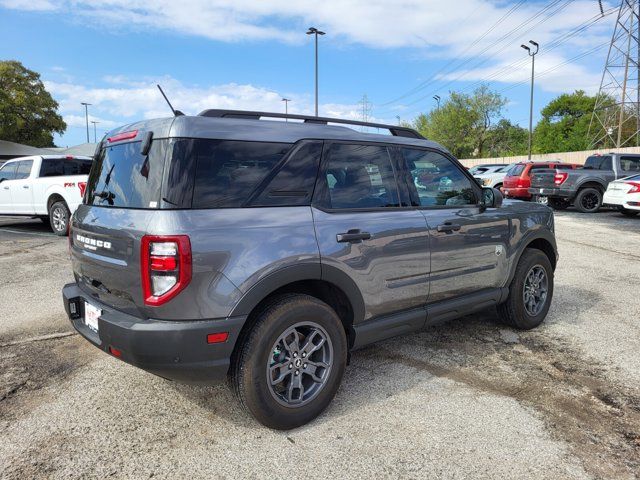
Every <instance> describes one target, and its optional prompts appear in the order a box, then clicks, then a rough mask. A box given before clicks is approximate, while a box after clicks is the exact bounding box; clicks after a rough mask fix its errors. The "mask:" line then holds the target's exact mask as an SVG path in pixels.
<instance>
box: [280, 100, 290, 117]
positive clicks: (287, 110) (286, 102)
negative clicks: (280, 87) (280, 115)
mask: <svg viewBox="0 0 640 480" xmlns="http://www.w3.org/2000/svg"><path fill="white" fill-rule="evenodd" d="M282 101H283V102H284V114H285V115H289V102H290V101H291V99H290V98H284V97H282ZM284 121H285V122H288V121H289V119H288V118H285V119H284Z"/></svg>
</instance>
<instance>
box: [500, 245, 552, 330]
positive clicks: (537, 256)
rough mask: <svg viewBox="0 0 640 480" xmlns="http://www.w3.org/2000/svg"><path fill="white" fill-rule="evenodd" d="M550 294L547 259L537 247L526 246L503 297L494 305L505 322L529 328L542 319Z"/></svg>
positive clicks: (550, 274) (538, 323)
mask: <svg viewBox="0 0 640 480" xmlns="http://www.w3.org/2000/svg"><path fill="white" fill-rule="evenodd" d="M552 298H553V268H552V266H551V262H550V261H549V258H548V257H547V256H546V255H545V254H544V252H542V251H541V250H537V249H533V248H527V249H526V250H525V251H524V253H523V254H522V256H521V257H520V260H519V261H518V266H517V267H516V273H515V275H514V277H513V280H512V281H511V285H509V296H508V297H507V301H506V302H504V303H502V304H501V305H498V315H499V316H500V319H501V320H502V321H503V322H504V323H506V324H507V325H510V326H512V327H515V328H519V329H522V330H529V329H531V328H535V327H537V326H538V325H540V324H541V323H542V322H543V321H544V319H545V317H546V316H547V312H548V311H549V306H550V305H551V299H552Z"/></svg>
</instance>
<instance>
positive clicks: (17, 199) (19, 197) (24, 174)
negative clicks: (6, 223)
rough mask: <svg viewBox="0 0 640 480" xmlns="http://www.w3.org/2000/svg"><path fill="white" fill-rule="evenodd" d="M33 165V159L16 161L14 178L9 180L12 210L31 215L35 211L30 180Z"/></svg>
mask: <svg viewBox="0 0 640 480" xmlns="http://www.w3.org/2000/svg"><path fill="white" fill-rule="evenodd" d="M33 165H34V161H33V160H20V161H19V162H17V166H16V176H15V179H14V180H11V181H9V184H10V185H9V186H10V190H11V202H12V203H13V212H14V213H17V214H20V215H33V214H34V213H35V210H34V207H33V185H32V181H31V172H32V170H33Z"/></svg>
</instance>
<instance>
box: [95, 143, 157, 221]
mask: <svg viewBox="0 0 640 480" xmlns="http://www.w3.org/2000/svg"><path fill="white" fill-rule="evenodd" d="M166 145H167V141H166V140H154V141H153V143H152V144H151V149H150V150H149V153H148V154H147V155H146V156H145V155H142V154H141V153H140V142H131V143H124V144H117V145H106V146H104V147H102V149H101V150H100V151H99V153H98V155H97V157H96V159H95V165H94V168H93V169H92V170H91V174H90V175H89V180H88V182H87V195H86V200H85V201H86V203H87V204H88V205H96V206H101V207H123V208H141V209H149V208H151V209H154V208H158V205H159V201H160V185H161V182H162V173H163V168H164V158H165V152H166Z"/></svg>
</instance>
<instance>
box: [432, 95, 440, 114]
mask: <svg viewBox="0 0 640 480" xmlns="http://www.w3.org/2000/svg"><path fill="white" fill-rule="evenodd" d="M433 99H434V100H435V101H436V102H438V111H440V95H434V96H433Z"/></svg>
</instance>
